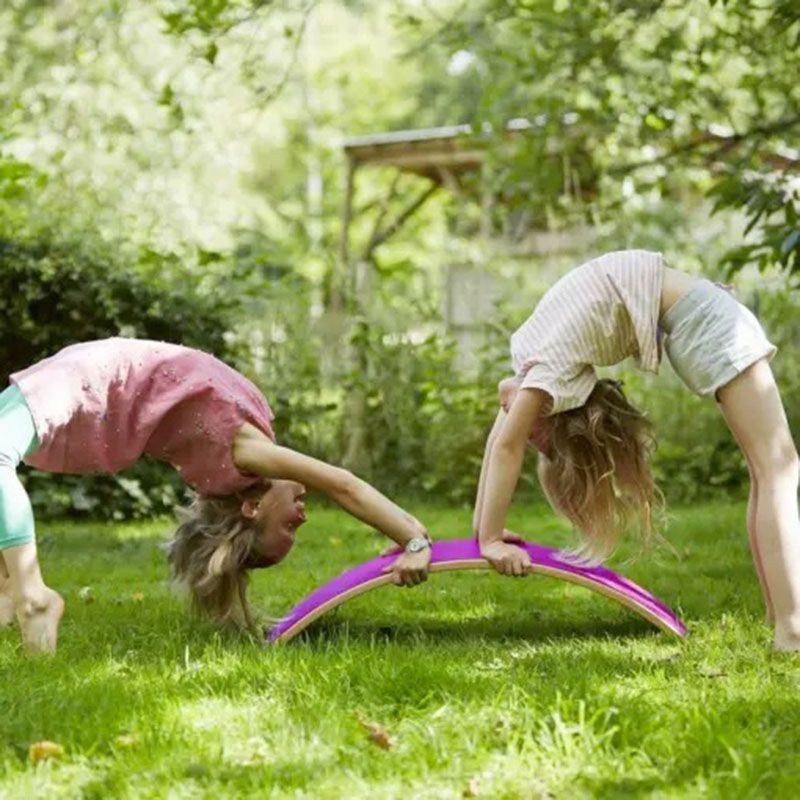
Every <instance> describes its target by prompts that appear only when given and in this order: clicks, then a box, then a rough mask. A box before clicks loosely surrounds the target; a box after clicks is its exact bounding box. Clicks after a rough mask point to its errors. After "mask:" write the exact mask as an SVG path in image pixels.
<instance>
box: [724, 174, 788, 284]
mask: <svg viewBox="0 0 800 800" xmlns="http://www.w3.org/2000/svg"><path fill="white" fill-rule="evenodd" d="M709 194H710V195H711V196H712V197H715V198H716V202H715V204H714V210H715V211H719V210H720V209H723V208H732V209H741V210H743V211H744V213H745V215H746V217H747V220H748V222H747V228H746V229H745V233H749V232H750V231H751V230H753V229H754V228H756V226H758V227H757V229H758V233H759V239H758V241H756V242H753V243H747V244H743V245H741V246H740V247H736V248H733V249H731V250H730V251H729V252H728V254H727V255H726V259H725V260H726V262H727V266H728V274H729V275H733V274H735V273H736V272H738V271H739V270H740V269H742V267H744V266H745V265H747V264H749V263H753V262H755V263H756V264H758V266H759V268H760V269H762V270H764V269H766V268H767V267H769V266H771V265H772V264H780V265H781V266H782V267H784V268H785V269H786V271H787V272H790V273H793V274H795V273H796V274H800V181H798V180H797V179H796V178H791V177H789V176H788V175H785V174H783V175H781V174H778V173H774V172H768V173H763V172H749V173H747V174H745V175H739V174H738V173H730V174H728V175H727V176H726V177H725V178H722V179H720V180H719V181H718V182H717V184H716V185H715V186H713V187H712V189H711V190H710V191H709Z"/></svg>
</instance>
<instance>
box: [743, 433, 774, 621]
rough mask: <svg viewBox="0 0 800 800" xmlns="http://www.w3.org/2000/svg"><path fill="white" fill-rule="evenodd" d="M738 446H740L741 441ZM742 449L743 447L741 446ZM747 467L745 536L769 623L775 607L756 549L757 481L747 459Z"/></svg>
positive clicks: (772, 619) (762, 563)
mask: <svg viewBox="0 0 800 800" xmlns="http://www.w3.org/2000/svg"><path fill="white" fill-rule="evenodd" d="M739 447H742V445H741V443H740V444H739ZM742 449H744V448H742ZM747 469H748V471H749V473H750V496H749V498H748V500H747V538H748V539H749V541H750V552H751V553H752V554H753V563H754V564H755V568H756V574H757V575H758V582H759V584H760V585H761V594H762V596H763V597H764V605H765V606H766V608H767V622H769V623H770V624H774V623H775V608H774V607H773V605H772V598H771V597H770V595H769V586H768V584H767V578H766V575H765V574H764V561H763V559H762V557H761V552H760V550H759V549H758V539H757V538H756V517H757V515H758V481H757V479H756V474H755V470H754V469H753V465H752V464H751V463H750V461H749V459H748V461H747Z"/></svg>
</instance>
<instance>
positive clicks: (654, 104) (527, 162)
mask: <svg viewBox="0 0 800 800" xmlns="http://www.w3.org/2000/svg"><path fill="white" fill-rule="evenodd" d="M798 44H800V9H799V8H798V6H797V4H796V2H794V0H758V2H755V1H751V0H728V2H711V0H689V2H683V1H681V2H677V1H676V2H660V1H658V2H657V1H656V0H639V2H626V3H621V2H616V0H588V2H578V1H577V0H572V1H571V0H555V1H553V0H547V2H545V1H544V0H468V1H467V0H395V1H394V2H389V1H388V0H377V2H366V0H271V2H270V1H269V0H61V1H60V2H58V3H51V2H44V0H6V2H5V3H4V4H3V7H2V9H0V289H1V290H2V296H3V298H4V311H5V313H4V314H3V315H2V317H0V327H1V328H2V335H1V336H0V354H1V355H0V364H2V366H3V369H4V371H5V374H6V375H7V374H8V373H10V372H12V371H13V370H15V369H19V368H21V367H23V366H25V365H27V364H29V363H31V362H32V361H34V360H35V359H37V358H40V357H43V356H46V355H48V354H50V353H52V352H53V351H54V350H56V349H58V348H60V347H62V346H64V345H66V344H68V343H71V342H74V341H79V340H81V339H86V338H92V337H101V336H107V335H118V334H122V335H136V336H145V337H152V338H157V339H167V340H172V341H179V342H183V343H186V344H190V345H194V346H198V347H201V348H204V349H207V350H209V351H212V352H214V353H216V354H217V355H219V356H221V357H223V358H225V359H227V360H228V361H229V362H231V363H233V364H234V365H235V366H237V367H238V368H240V369H241V370H242V371H243V372H245V373H246V374H247V375H249V376H250V377H251V378H252V379H253V380H254V381H255V382H256V383H257V384H258V385H259V386H260V387H261V388H262V389H263V390H264V392H265V394H266V396H267V397H268V399H269V401H270V403H271V404H272V406H273V409H274V411H275V412H276V415H277V420H276V426H277V432H278V435H279V438H280V440H281V441H283V442H285V443H287V444H289V445H291V446H293V447H297V448H299V449H301V450H303V451H305V452H308V453H311V454H313V455H316V456H319V457H321V458H324V459H326V460H329V461H332V462H335V463H345V464H346V465H347V466H349V467H351V468H353V469H355V470H357V471H358V472H359V473H360V474H362V475H363V476H364V477H365V478H367V479H369V480H371V481H373V482H375V484H376V485H378V486H379V487H380V488H381V489H383V490H385V491H387V492H389V493H392V494H394V495H396V496H399V497H408V496H419V495H427V496H428V497H436V498H439V499H443V500H445V501H448V502H451V503H457V504H468V503H469V502H470V500H471V497H472V494H473V492H474V487H475V483H476V479H477V474H478V470H479V465H480V459H481V455H482V447H483V441H484V438H485V435H486V432H487V429H488V427H489V425H490V423H491V420H492V419H493V417H494V413H495V408H496V391H495V386H496V382H497V380H499V379H500V378H501V377H504V376H505V375H506V374H508V372H509V370H510V362H509V357H508V347H507V343H508V336H509V334H510V332H511V331H512V330H513V329H514V328H515V327H516V326H517V325H519V324H520V323H521V322H522V321H523V319H524V318H525V317H527V315H528V314H529V313H530V311H531V310H532V308H533V306H534V304H535V303H536V301H537V299H538V298H539V297H540V296H541V294H542V292H543V291H544V290H545V289H546V288H547V286H548V285H549V284H550V283H551V282H552V281H553V280H554V279H555V278H556V277H558V275H560V274H562V273H563V272H564V271H565V270H566V269H568V268H569V267H570V266H573V265H575V264H577V263H579V262H581V261H583V260H585V259H587V258H589V257H591V256H592V255H595V254H597V253H599V252H602V251H604V250H613V249H621V248H626V247H643V248H649V249H657V250H662V251H663V252H664V253H665V254H666V256H667V259H668V260H669V263H671V264H672V265H674V266H676V267H678V268H682V269H686V270H688V271H691V272H695V273H702V274H705V275H708V276H710V277H712V278H714V279H722V280H726V281H730V282H732V283H734V284H735V286H736V289H737V292H738V294H739V297H740V299H742V300H743V301H744V302H746V303H747V304H748V305H750V306H751V308H753V309H754V310H755V311H756V312H757V313H758V315H759V316H760V317H761V319H762V321H763V322H764V324H765V326H766V327H767V329H768V332H769V334H770V337H771V338H772V339H773V340H774V341H775V342H776V344H778V345H779V347H780V353H779V355H778V357H777V358H776V359H775V361H774V369H775V372H776V374H777V375H778V379H779V381H780V383H781V387H782V390H783V393H784V399H785V402H786V405H787V411H788V413H789V416H790V420H791V422H792V425H793V430H794V431H797V430H800V399H798V398H800V392H798V389H800V360H799V359H798V351H799V348H800V321H798V319H799V317H798V309H800V297H799V296H798V292H797V286H798V276H800V221H799V216H800V174H799V169H798V168H799V167H800V82H798V80H797V76H798V75H800V48H799V47H798ZM453 126H458V127H453ZM390 133H391V134H392V135H388V136H387V134H390ZM615 373H616V374H619V375H621V376H622V377H623V378H624V380H625V384H626V388H627V390H628V392H629V394H630V395H631V397H632V399H633V400H634V401H635V402H637V403H639V404H640V405H641V406H643V407H644V408H646V409H647V410H648V412H649V414H650V416H651V417H652V419H653V420H654V422H655V424H656V426H657V429H658V431H659V449H658V453H657V458H656V469H657V474H658V477H659V480H660V482H661V485H662V488H663V490H664V492H665V494H666V495H667V497H668V499H670V500H673V501H692V500H694V499H697V498H700V497H704V496H707V495H709V494H712V493H718V492H720V491H724V492H728V493H730V494H732V495H741V494H742V493H743V492H744V491H745V490H746V478H747V476H746V470H745V469H744V466H743V464H742V461H741V458H740V456H739V455H738V452H737V450H736V448H735V445H734V444H733V442H732V441H731V440H730V437H729V435H728V433H727V431H726V429H725V427H724V424H723V423H722V421H721V419H720V417H719V414H718V412H717V410H716V409H715V408H714V404H713V403H712V402H708V401H701V400H699V399H698V398H696V397H693V396H691V395H690V394H689V393H688V392H687V391H686V390H685V389H683V388H682V387H681V386H680V385H679V384H678V382H677V380H676V379H675V377H674V376H673V375H672V374H671V373H670V370H669V367H668V365H666V364H665V365H664V367H663V368H662V375H660V376H659V377H658V378H655V379H653V378H651V376H646V375H642V374H640V373H637V372H636V371H635V370H634V369H632V368H631V365H628V364H626V365H623V366H622V367H621V368H619V369H616V370H615ZM532 476H533V471H532V470H527V472H526V476H525V479H524V486H523V491H524V492H525V493H527V494H529V495H530V496H531V497H532V498H533V497H535V496H536V494H537V488H536V485H535V481H534V479H533V477H532ZM25 480H26V482H27V484H28V488H29V491H30V493H31V496H32V500H33V502H34V504H35V506H36V508H37V510H38V512H39V513H40V514H42V515H62V516H63V515H67V514H75V515H91V516H93V517H100V518H102V517H109V518H116V519H121V518H125V517H141V516H148V515H151V514H158V513H164V512H166V511H169V510H170V509H171V508H172V506H173V505H174V503H175V502H177V501H179V500H180V499H181V497H182V492H183V490H182V488H181V485H180V482H179V481H178V480H177V478H176V477H175V476H174V475H172V474H171V472H170V471H169V470H167V469H165V468H163V467H162V465H159V464H155V463H144V464H141V465H139V466H138V467H137V468H136V469H134V470H132V471H129V472H126V473H124V474H122V475H118V476H105V477H91V478H87V477H82V478H79V477H69V476H66V477H60V478H57V479H54V478H53V477H52V476H43V475H40V474H37V473H35V472H32V471H27V472H26V473H25Z"/></svg>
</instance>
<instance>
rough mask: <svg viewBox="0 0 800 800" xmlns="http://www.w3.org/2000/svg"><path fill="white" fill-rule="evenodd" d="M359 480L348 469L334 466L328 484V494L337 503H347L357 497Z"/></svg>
mask: <svg viewBox="0 0 800 800" xmlns="http://www.w3.org/2000/svg"><path fill="white" fill-rule="evenodd" d="M359 484H360V481H359V480H358V478H356V476H355V475H353V473H352V472H350V470H348V469H345V468H344V467H336V471H335V473H334V475H333V479H332V481H331V486H330V495H331V497H332V499H334V500H336V501H337V502H338V503H340V504H342V503H345V504H346V503H348V501H349V502H352V501H354V500H356V499H357V498H358V490H359Z"/></svg>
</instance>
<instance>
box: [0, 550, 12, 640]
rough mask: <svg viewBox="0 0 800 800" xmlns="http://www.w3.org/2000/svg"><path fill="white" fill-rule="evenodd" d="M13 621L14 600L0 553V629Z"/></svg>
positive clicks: (4, 563)
mask: <svg viewBox="0 0 800 800" xmlns="http://www.w3.org/2000/svg"><path fill="white" fill-rule="evenodd" d="M13 621H14V598H13V597H12V596H11V579H10V578H9V576H8V570H7V569H6V562H5V560H4V559H3V554H2V553H0V628H3V627H5V626H6V625H10V624H11V623H12V622H13Z"/></svg>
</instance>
